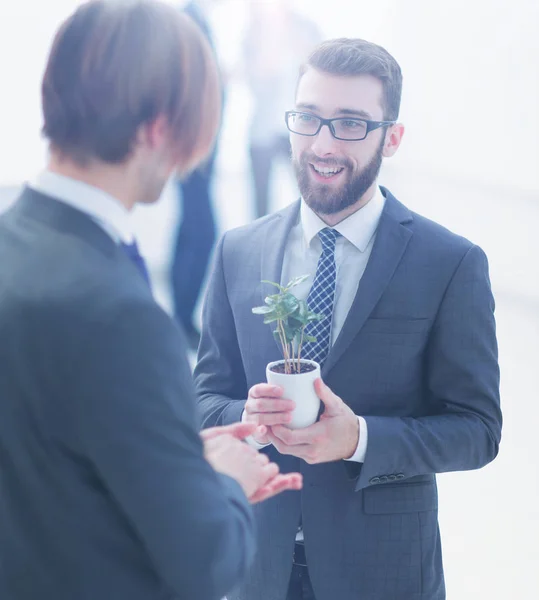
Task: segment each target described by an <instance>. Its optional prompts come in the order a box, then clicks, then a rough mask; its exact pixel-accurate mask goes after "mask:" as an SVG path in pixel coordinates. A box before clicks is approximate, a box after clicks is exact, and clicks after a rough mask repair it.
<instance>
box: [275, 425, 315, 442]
mask: <svg viewBox="0 0 539 600" xmlns="http://www.w3.org/2000/svg"><path fill="white" fill-rule="evenodd" d="M322 428H323V426H322V425H321V424H320V423H315V424H314V425H310V426H309V427H305V428H303V429H290V428H288V427H283V426H282V425H275V427H272V428H271V431H272V433H273V435H275V436H276V437H278V438H279V439H280V440H281V441H283V442H284V443H285V444H286V445H287V446H298V445H303V444H316V443H317V442H318V440H319V438H320V435H321V433H322Z"/></svg>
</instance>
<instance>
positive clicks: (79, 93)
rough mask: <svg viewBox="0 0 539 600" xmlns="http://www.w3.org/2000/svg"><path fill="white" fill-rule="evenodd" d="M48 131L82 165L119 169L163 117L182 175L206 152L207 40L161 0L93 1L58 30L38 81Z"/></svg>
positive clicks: (211, 103)
mask: <svg viewBox="0 0 539 600" xmlns="http://www.w3.org/2000/svg"><path fill="white" fill-rule="evenodd" d="M42 103H43V116H44V125H43V133H44V135H45V137H46V138H48V139H49V140H50V143H51V147H52V148H53V149H54V150H57V151H59V152H61V153H65V154H67V155H69V156H70V157H71V158H72V159H73V160H76V161H77V162H80V163H81V164H84V163H85V162H86V161H87V160H88V159H92V158H98V159H100V160H102V161H105V162H108V163H121V162H123V161H124V160H125V159H126V158H127V157H128V156H129V154H130V152H131V150H132V149H133V145H134V142H135V139H136V134H137V131H138V130H139V128H140V126H141V125H144V124H147V123H151V122H152V121H153V120H155V119H156V118H157V117H159V116H165V117H166V118H167V121H168V124H169V127H170V132H171V135H172V136H173V140H176V141H177V147H176V148H177V153H178V160H179V165H178V168H179V170H180V171H183V170H188V169H189V168H192V167H193V166H194V165H195V164H196V163H198V162H199V161H200V160H202V159H204V158H205V157H206V155H207V154H208V152H209V151H210V149H211V147H212V145H213V142H214V139H215V135H216V132H217V128H218V124H219V120H220V110H221V98H220V84H219V75H218V71H217V66H216V64H215V61H214V58H213V54H212V51H211V49H210V47H209V44H208V42H207V41H206V39H205V38H204V36H203V34H202V33H201V32H200V30H199V29H198V27H197V26H196V25H195V24H194V23H193V22H192V21H191V19H190V18H189V17H187V16H186V15H185V14H182V13H181V12H180V11H179V10H177V9H176V8H174V7H173V6H170V5H167V4H165V3H163V2H159V1H157V0H123V1H122V0H116V1H114V0H112V1H111V0H91V1H89V2H87V3H85V4H83V5H82V6H80V7H79V8H78V9H77V10H76V11H75V12H74V13H73V14H72V15H71V16H70V17H69V18H68V19H67V20H66V21H65V22H64V23H63V25H62V26H61V28H60V29H59V31H58V33H57V34H56V37H55V39H54V43H53V46H52V49H51V52H50V55H49V59H48V63H47V67H46V70H45V75H44V77H43V83H42Z"/></svg>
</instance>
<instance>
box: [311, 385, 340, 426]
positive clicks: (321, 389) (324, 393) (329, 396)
mask: <svg viewBox="0 0 539 600" xmlns="http://www.w3.org/2000/svg"><path fill="white" fill-rule="evenodd" d="M314 390H315V392H316V395H317V396H318V397H319V398H320V400H322V402H323V403H324V407H325V408H324V414H325V415H326V416H328V417H331V416H334V415H337V414H339V412H340V408H341V405H342V400H341V399H340V398H339V396H337V395H336V394H334V393H333V392H332V391H331V389H330V388H329V387H328V386H327V385H326V384H325V383H324V382H323V381H322V379H320V377H318V379H316V380H315V382H314Z"/></svg>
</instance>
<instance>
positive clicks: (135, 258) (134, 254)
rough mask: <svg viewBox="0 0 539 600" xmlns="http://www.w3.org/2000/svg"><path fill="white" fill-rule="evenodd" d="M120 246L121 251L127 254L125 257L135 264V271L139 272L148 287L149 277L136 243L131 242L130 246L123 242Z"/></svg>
mask: <svg viewBox="0 0 539 600" xmlns="http://www.w3.org/2000/svg"><path fill="white" fill-rule="evenodd" d="M120 246H121V247H122V249H123V251H124V252H125V253H126V254H127V256H128V257H129V258H130V259H131V261H132V262H133V263H134V264H135V266H136V267H137V269H138V270H139V271H140V273H141V275H142V276H143V277H144V279H145V280H146V283H147V284H148V285H150V276H149V274H148V269H147V267H146V263H145V262H144V259H143V258H142V256H141V255H140V252H139V251H138V246H137V242H135V241H133V242H132V243H131V244H126V243H125V242H122V243H121V244H120Z"/></svg>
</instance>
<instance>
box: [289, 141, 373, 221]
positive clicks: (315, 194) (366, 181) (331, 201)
mask: <svg viewBox="0 0 539 600" xmlns="http://www.w3.org/2000/svg"><path fill="white" fill-rule="evenodd" d="M384 140H385V137H382V140H381V143H380V145H379V146H378V148H377V150H376V152H375V153H374V156H373V157H372V158H371V160H370V162H369V163H368V164H367V165H366V166H365V167H363V169H361V170H359V171H357V172H356V173H354V172H353V170H352V169H353V168H354V167H353V164H352V162H351V161H350V160H348V159H339V160H338V161H337V160H335V159H322V158H318V157H316V156H315V155H314V154H312V153H310V154H307V153H306V152H304V153H303V154H302V155H301V157H300V159H299V161H298V160H297V159H293V165H294V171H295V174H296V179H297V182H298V187H299V191H300V193H301V196H302V198H303V199H304V200H305V203H306V204H307V205H308V206H309V207H310V208H312V210H314V212H316V213H318V214H321V215H334V214H336V213H339V212H341V211H343V210H345V209H346V208H348V207H350V206H352V205H353V204H355V203H356V202H357V201H358V200H359V199H360V198H362V197H363V195H364V194H365V192H366V191H367V190H368V189H369V188H370V187H371V186H372V184H373V183H374V182H375V181H376V179H377V177H378V173H379V172H380V167H381V166H382V158H383V149H384ZM310 162H316V164H319V165H324V166H328V167H335V166H338V167H345V168H347V169H349V171H350V172H351V173H352V175H351V176H350V179H349V180H348V181H345V182H344V184H343V185H341V186H340V187H339V189H333V188H332V186H331V185H324V184H323V183H312V181H311V177H310V174H309V171H310V169H311V168H312V167H311V166H310V164H309V163H310Z"/></svg>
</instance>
